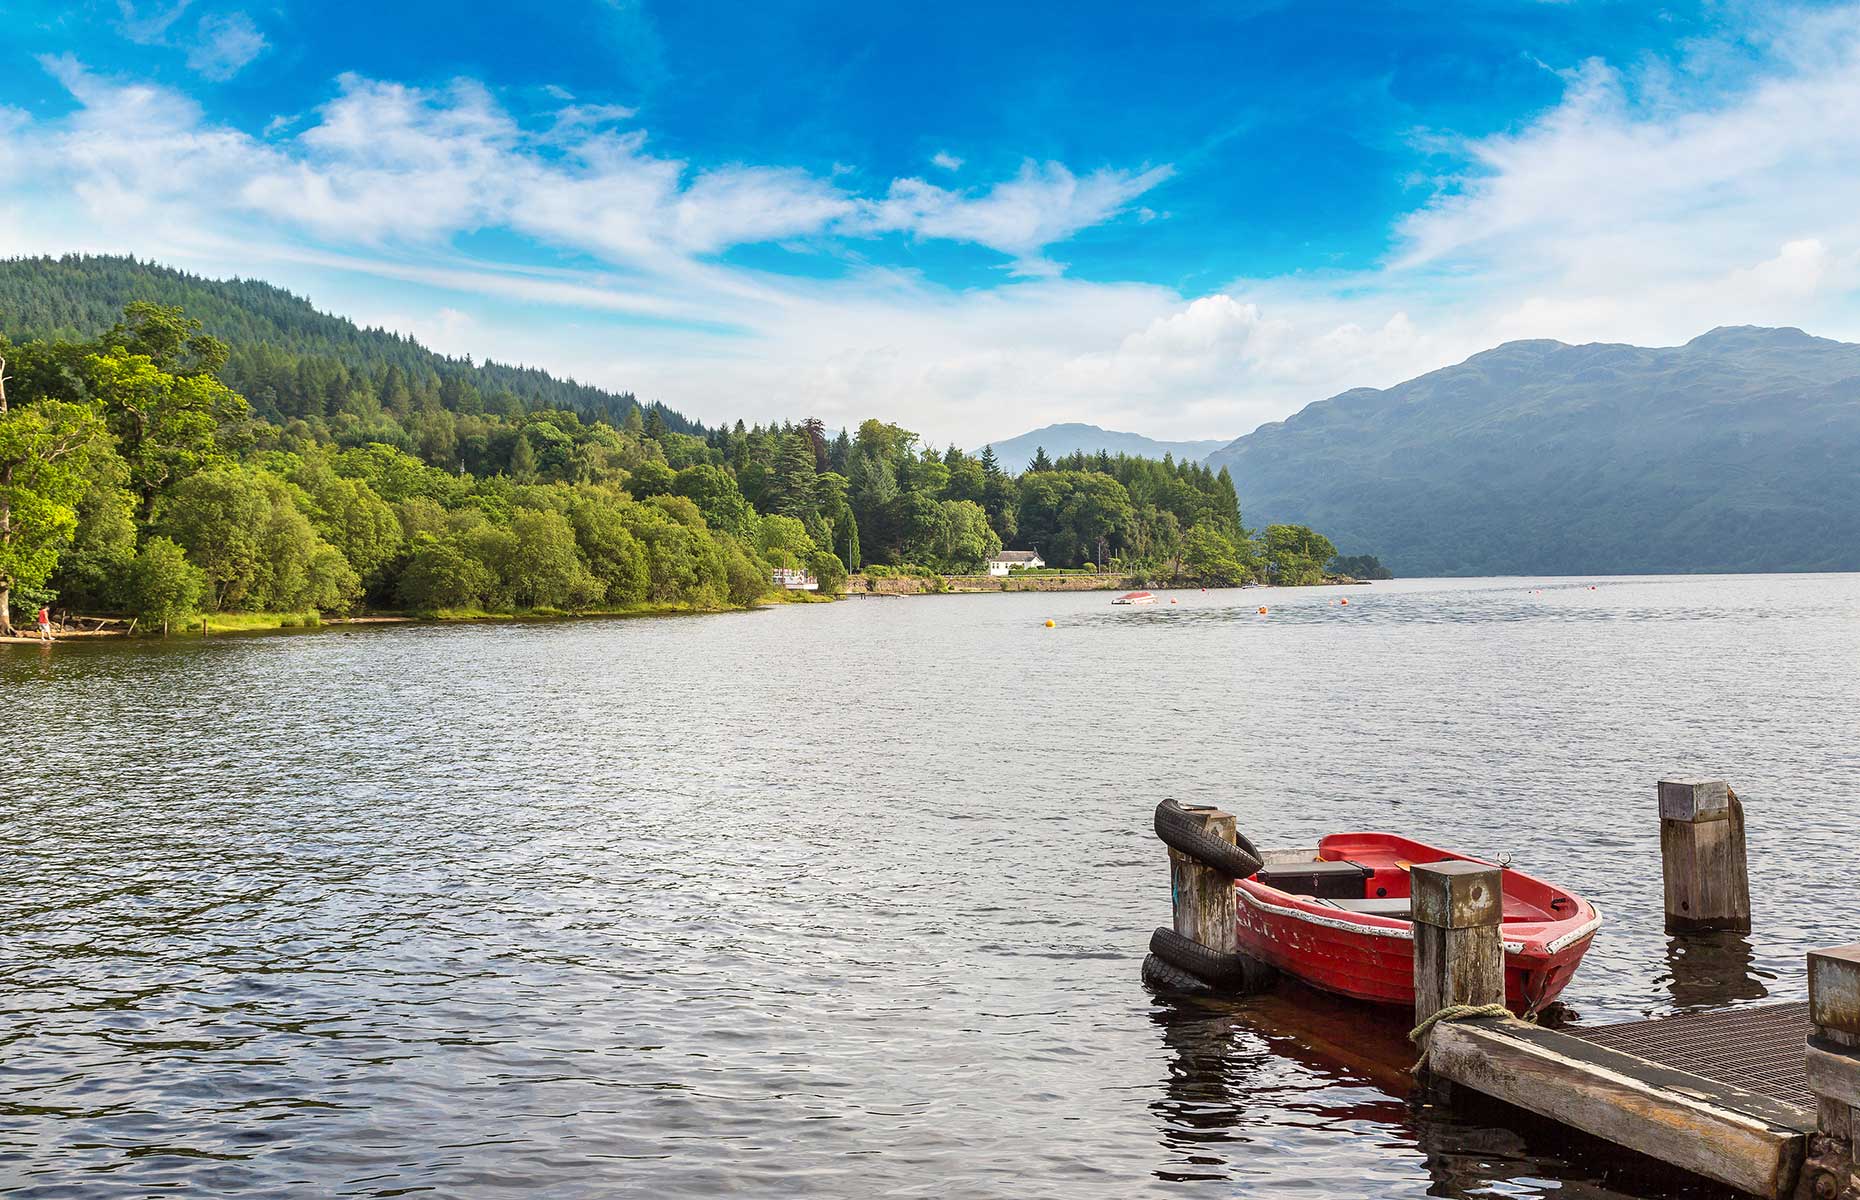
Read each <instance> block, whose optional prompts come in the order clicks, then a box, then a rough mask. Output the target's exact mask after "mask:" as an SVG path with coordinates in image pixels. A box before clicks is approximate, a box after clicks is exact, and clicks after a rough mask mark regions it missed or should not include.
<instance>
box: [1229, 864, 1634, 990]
mask: <svg viewBox="0 0 1860 1200" xmlns="http://www.w3.org/2000/svg"><path fill="white" fill-rule="evenodd" d="M1319 855H1320V856H1321V857H1326V858H1330V859H1333V860H1335V859H1347V860H1348V861H1352V862H1362V863H1364V864H1365V865H1367V866H1371V867H1373V868H1374V869H1375V874H1374V876H1373V877H1372V879H1371V881H1370V882H1369V884H1368V885H1367V886H1368V888H1369V889H1371V890H1372V891H1373V892H1375V894H1379V895H1389V896H1405V895H1407V870H1406V868H1407V866H1409V865H1412V864H1414V863H1428V862H1442V861H1452V860H1464V861H1472V862H1478V861H1480V860H1478V859H1469V858H1467V856H1465V855H1460V854H1455V853H1452V852H1450V851H1445V850H1440V849H1438V848H1437V847H1432V846H1427V845H1424V844H1422V843H1418V842H1412V841H1409V840H1407V839H1404V838H1399V837H1396V836H1394V835H1390V834H1339V835H1336V836H1335V837H1333V838H1326V839H1325V841H1324V843H1322V844H1320V847H1319ZM1487 865H1491V864H1487ZM1504 886H1505V894H1506V899H1505V903H1506V910H1505V920H1504V923H1503V924H1502V925H1501V927H1500V929H1501V937H1502V938H1503V940H1504V944H1505V1003H1506V1005H1507V1006H1508V1007H1510V1008H1511V1009H1512V1010H1513V1011H1515V1012H1520V1013H1522V1012H1526V1011H1534V1010H1537V1009H1540V1008H1542V1007H1543V1006H1544V1005H1546V1004H1548V1003H1550V1002H1551V1001H1552V1000H1555V999H1556V998H1557V997H1558V996H1559V995H1561V994H1562V992H1563V989H1564V988H1565V987H1566V986H1567V985H1568V983H1569V980H1570V978H1571V976H1573V975H1574V974H1575V971H1576V968H1577V966H1578V965H1579V964H1580V963H1581V961H1582V956H1583V955H1584V954H1585V953H1586V952H1587V951H1588V948H1589V945H1590V942H1591V941H1592V940H1593V938H1594V934H1595V931H1596V929H1597V928H1598V927H1599V926H1600V918H1599V917H1597V916H1596V914H1595V910H1594V908H1593V907H1592V906H1591V905H1589V904H1588V902H1587V901H1584V900H1583V899H1582V898H1581V897H1579V896H1575V895H1573V894H1572V893H1569V892H1566V891H1563V890H1561V889H1557V888H1553V887H1551V886H1550V885H1548V884H1546V883H1543V882H1542V881H1541V880H1537V879H1534V878H1532V877H1530V876H1528V875H1525V874H1523V873H1522V872H1518V871H1512V870H1506V872H1505V878H1504ZM1235 887H1236V896H1235V900H1236V904H1235V906H1234V907H1235V917H1236V926H1237V932H1238V935H1239V945H1240V950H1241V952H1242V953H1244V954H1247V955H1250V956H1251V957H1253V958H1256V959H1259V960H1260V961H1263V962H1267V963H1270V964H1271V965H1272V966H1274V967H1276V968H1278V969H1279V970H1280V971H1283V972H1285V973H1286V974H1288V975H1292V976H1295V977H1296V978H1298V979H1300V980H1302V981H1303V982H1305V983H1307V984H1309V985H1311V986H1312V987H1316V988H1320V989H1322V990H1324V991H1327V992H1334V993H1336V994H1338V995H1341V996H1349V997H1351V998H1353V999H1356V1000H1364V1001H1368V1002H1370V1003H1374V1004H1389V1005H1400V1006H1404V1007H1408V1008H1412V1007H1413V1006H1414V927H1413V925H1412V924H1411V923H1410V922H1408V921H1406V920H1402V919H1399V918H1394V917H1382V916H1369V915H1363V914H1356V913H1350V912H1345V911H1342V910H1339V909H1335V908H1330V907H1327V906H1326V905H1324V903H1323V902H1321V901H1318V900H1316V899H1314V898H1313V897H1307V896H1298V895H1293V894H1291V893H1288V892H1282V891H1279V890H1278V889H1276V888H1273V887H1271V886H1269V885H1267V884H1264V883H1260V882H1258V881H1257V880H1256V879H1243V880H1240V881H1238V882H1237V883H1236V885H1235Z"/></svg>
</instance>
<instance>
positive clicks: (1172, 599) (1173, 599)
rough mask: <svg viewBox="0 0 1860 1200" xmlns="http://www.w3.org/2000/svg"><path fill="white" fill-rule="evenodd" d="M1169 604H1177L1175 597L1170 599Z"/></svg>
mask: <svg viewBox="0 0 1860 1200" xmlns="http://www.w3.org/2000/svg"><path fill="white" fill-rule="evenodd" d="M1169 603H1171V604H1175V603H1177V601H1176V598H1175V597H1174V596H1171V597H1169Z"/></svg>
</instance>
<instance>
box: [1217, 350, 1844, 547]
mask: <svg viewBox="0 0 1860 1200" xmlns="http://www.w3.org/2000/svg"><path fill="white" fill-rule="evenodd" d="M1208 464H1209V465H1210V466H1215V467H1220V466H1225V467H1228V468H1229V469H1230V470H1231V471H1232V473H1233V478H1234V484H1235V486H1236V488H1237V489H1238V490H1239V493H1240V503H1241V511H1242V513H1243V514H1244V515H1245V518H1246V521H1247V523H1248V524H1249V525H1264V524H1266V523H1269V522H1279V521H1290V522H1297V523H1299V524H1306V525H1311V526H1313V527H1314V528H1317V529H1320V530H1322V531H1324V532H1325V533H1326V534H1328V535H1329V536H1330V538H1331V540H1332V541H1334V542H1336V544H1337V547H1338V549H1339V550H1340V551H1342V552H1344V553H1346V554H1348V553H1356V552H1367V553H1373V554H1376V555H1378V556H1379V557H1380V558H1381V559H1382V561H1383V562H1384V563H1386V564H1387V565H1388V566H1390V567H1391V568H1393V569H1394V571H1395V573H1396V574H1397V575H1403V576H1415V575H1510V574H1605V573H1634V572H1687V571H1701V572H1702V571H1733V572H1735V571H1815V570H1855V569H1860V346H1856V345H1850V344H1847V343H1845V342H1837V341H1830V340H1828V339H1826V338H1818V337H1811V336H1809V335H1808V334H1806V333H1803V332H1802V331H1801V330H1799V329H1761V328H1754V327H1748V326H1745V327H1737V328H1721V329H1714V330H1712V331H1711V332H1710V333H1707V334H1703V335H1701V336H1699V337H1697V338H1694V339H1693V340H1692V341H1690V342H1687V343H1686V344H1685V345H1683V346H1675V347H1666V348H1659V349H1649V348H1644V347H1639V346H1625V345H1613V344H1600V343H1598V344H1592V345H1585V346H1570V345H1565V344H1563V343H1561V342H1554V341H1526V342H1508V343H1506V344H1505V345H1502V346H1499V347H1498V348H1497V349H1494V350H1488V351H1486V352H1485V353H1483V354H1476V355H1474V356H1473V357H1471V358H1469V359H1467V360H1466V361H1465V362H1463V363H1460V364H1458V365H1457V366H1452V367H1446V368H1444V369H1442V370H1439V371H1434V372H1432V373H1430V374H1427V375H1423V376H1421V377H1419V378H1417V379H1411V380H1409V381H1408V382H1406V383H1403V384H1398V385H1397V386H1395V387H1391V388H1388V389H1386V390H1380V391H1378V390H1376V389H1373V388H1358V389H1355V390H1353V391H1348V392H1344V393H1342V394H1341V395H1338V396H1333V397H1331V398H1330V399H1328V400H1322V401H1319V402H1317V403H1315V404H1311V405H1308V406H1307V407H1306V408H1304V409H1303V410H1302V411H1300V412H1299V413H1297V414H1296V415H1295V416H1292V417H1290V418H1289V419H1287V420H1285V421H1280V422H1276V423H1274V424H1270V425H1264V426H1261V427H1260V428H1259V429H1257V430H1255V431H1254V432H1252V433H1250V434H1247V435H1246V436H1245V437H1242V438H1240V439H1238V440H1237V441H1235V442H1233V443H1232V444H1231V445H1229V446H1227V447H1225V448H1224V449H1222V450H1219V451H1217V452H1215V453H1214V454H1212V455H1210V456H1209V458H1208Z"/></svg>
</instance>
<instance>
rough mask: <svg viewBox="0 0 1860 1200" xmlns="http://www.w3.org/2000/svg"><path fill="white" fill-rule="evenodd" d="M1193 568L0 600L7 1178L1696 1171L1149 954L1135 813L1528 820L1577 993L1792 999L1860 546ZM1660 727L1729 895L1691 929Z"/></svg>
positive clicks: (1672, 999)
mask: <svg viewBox="0 0 1860 1200" xmlns="http://www.w3.org/2000/svg"><path fill="white" fill-rule="evenodd" d="M1591 584H1594V585H1595V587H1594V588H1593V590H1591V587H1590V585H1591ZM1165 596H1174V597H1175V598H1176V599H1177V600H1179V603H1175V604H1170V603H1167V602H1166V601H1165V603H1164V604H1163V605H1160V606H1158V607H1155V608H1150V609H1135V610H1132V609H1114V608H1112V607H1110V606H1109V605H1108V603H1107V601H1108V599H1109V597H1108V596H1106V595H1104V594H1102V593H1083V594H1070V595H1010V596H1003V595H993V596H964V597H936V598H922V599H908V600H878V599H862V600H856V601H850V602H846V603H841V604H837V605H832V606H827V605H814V606H796V607H790V608H782V609H777V610H773V611H766V612H759V613H752V614H732V615H724V616H716V617H698V618H665V619H650V620H630V621H585V622H565V623H557V624H539V625H521V626H519V625H507V626H490V625H486V626H469V627H467V626H451V627H436V626H433V627H415V628H374V629H361V628H356V629H347V630H345V629H329V630H325V631H322V632H317V633H313V634H300V635H290V636H276V637H247V638H237V637H225V638H219V639H215V640H212V641H208V642H205V643H201V642H200V641H198V640H189V641H179V640H176V641H171V642H169V643H167V644H165V645H164V644H139V645H111V644H91V645H77V644H70V645H60V646H57V647H55V648H53V649H51V650H49V651H41V650H38V649H36V648H29V647H28V648H4V649H3V650H0V695H3V696H4V697H5V700H6V721H5V726H4V736H3V738H0V766H3V768H4V769H3V772H0V817H3V818H4V823H3V824H0V929H3V930H4V937H3V939H0V1193H5V1194H7V1195H10V1196H11V1195H16V1196H34V1197H86V1198H98V1197H130V1196H136V1197H140V1196H145V1195H151V1194H157V1193H165V1192H168V1191H174V1192H177V1193H181V1194H186V1195H198V1196H365V1195H366V1196H372V1195H382V1196H386V1195H402V1194H428V1195H433V1196H438V1197H478V1196H499V1195H523V1196H543V1195H546V1196H551V1197H584V1196H585V1197H612V1196H635V1195H637V1196H653V1197H660V1196H713V1195H719V1194H724V1193H732V1194H741V1195H758V1196H789V1195H818V1196H834V1197H865V1196H873V1195H885V1196H935V1197H939V1198H944V1197H966V1196H990V1195H1013V1196H1066V1197H1089V1196H1105V1197H1119V1196H1132V1195H1156V1196H1200V1195H1207V1196H1223V1197H1225V1196H1280V1195H1285V1196H1293V1195H1311V1196H1374V1197H1418V1196H1424V1195H1433V1196H1556V1197H1562V1198H1567V1197H1613V1196H1640V1195H1659V1196H1671V1195H1685V1194H1691V1193H1687V1192H1685V1191H1683V1189H1674V1188H1672V1187H1671V1186H1670V1185H1668V1186H1666V1187H1665V1189H1664V1190H1662V1186H1661V1185H1660V1184H1659V1183H1658V1182H1657V1180H1653V1179H1648V1178H1646V1177H1644V1176H1643V1175H1641V1174H1639V1173H1637V1172H1636V1170H1635V1169H1634V1167H1633V1164H1631V1163H1629V1164H1623V1163H1622V1162H1621V1161H1620V1160H1619V1159H1618V1158H1615V1157H1613V1156H1606V1155H1599V1154H1598V1153H1597V1152H1596V1148H1595V1147H1594V1146H1592V1145H1588V1144H1585V1143H1580V1142H1572V1141H1570V1140H1569V1139H1567V1138H1565V1137H1563V1136H1561V1135H1559V1134H1558V1133H1557V1132H1556V1131H1555V1130H1553V1129H1549V1128H1543V1127H1534V1126H1530V1125H1526V1124H1521V1123H1519V1122H1518V1121H1517V1120H1515V1119H1510V1118H1500V1117H1497V1116H1495V1115H1493V1114H1491V1113H1486V1112H1481V1111H1479V1110H1478V1109H1477V1108H1469V1107H1460V1108H1436V1107H1427V1106H1425V1105H1423V1104H1421V1103H1420V1102H1419V1101H1418V1100H1411V1099H1410V1097H1409V1094H1408V1089H1407V1086H1406V1081H1405V1078H1404V1077H1403V1075H1402V1074H1401V1070H1402V1068H1403V1067H1404V1066H1405V1065H1406V1063H1407V1061H1408V1059H1409V1057H1410V1056H1411V1052H1410V1051H1409V1049H1408V1048H1407V1047H1406V1046H1405V1045H1404V1044H1403V1042H1402V1035H1403V1034H1404V1033H1405V1030H1406V1025H1407V1021H1405V1020H1403V1019H1401V1018H1400V1017H1399V1016H1391V1017H1379V1016H1376V1015H1375V1014H1372V1013H1368V1012H1366V1010H1362V1009H1355V1008H1351V1007H1349V1006H1347V1005H1341V1004H1336V1003H1327V1002H1324V1001H1322V1000H1320V999H1317V998H1315V997H1313V996H1311V995H1310V994H1299V993H1296V992H1291V991H1288V992H1286V993H1283V994H1280V995H1275V996H1271V997H1264V998H1256V999H1251V1000H1240V1001H1233V1002H1218V1003H1213V1002H1210V1003H1201V1004H1177V1003H1171V1002H1167V1001H1162V1000H1159V999H1157V998H1155V997H1153V996H1151V995H1150V994H1149V993H1148V992H1146V991H1145V990H1144V988H1143V987H1142V986H1141V984H1140V983H1139V981H1138V966H1139V963H1140V961H1141V959H1142V956H1143V953H1144V949H1145V943H1146V941H1147V938H1148V935H1149V932H1150V930H1151V928H1152V927H1154V926H1155V925H1158V924H1162V923H1166V922H1167V921H1168V918H1169V893H1168V883H1167V868H1166V863H1165V854H1164V851H1163V849H1162V847H1161V846H1160V845H1159V844H1158V843H1157V842H1156V841H1155V840H1154V838H1153V837H1152V835H1151V834H1150V831H1149V820H1150V812H1151V809H1152V807H1153V806H1154V804H1155V803H1156V801H1157V800H1158V799H1159V798H1161V797H1164V796H1175V797H1177V798H1179V799H1181V800H1183V801H1185V802H1204V803H1218V804H1221V805H1222V806H1224V807H1226V808H1228V809H1229V810H1231V811H1234V812H1236V813H1238V814H1239V816H1240V821H1241V827H1242V828H1243V829H1244V830H1246V831H1247V832H1249V833H1250V834H1251V835H1252V837H1253V838H1254V839H1255V840H1256V841H1258V842H1260V843H1261V844H1270V843H1284V844H1308V843H1309V842H1311V841H1312V840H1313V839H1315V838H1316V837H1318V836H1319V835H1321V834H1323V833H1326V832H1329V831H1333V830H1340V829H1350V828H1372V829H1398V830H1402V831H1407V832H1411V833H1414V834H1416V835H1418V836H1422V837H1424V838H1426V839H1427V840H1430V841H1434V842H1437V843H1442V844H1446V845H1451V846H1455V847H1458V848H1462V849H1465V850H1467V851H1470V852H1475V853H1481V854H1488V855H1496V854H1500V853H1505V852H1509V853H1511V854H1512V855H1513V856H1515V859H1516V861H1517V864H1518V865H1519V866H1520V867H1521V868H1523V869H1526V870H1529V871H1532V872H1534V873H1540V874H1544V875H1547V876H1550V877H1552V878H1555V879H1557V880H1559V881H1561V882H1565V883H1567V884H1569V885H1572V886H1574V887H1576V888H1577V889H1578V890H1580V891H1582V892H1584V893H1585V894H1586V895H1587V896H1589V897H1590V898H1591V899H1592V900H1593V901H1594V902H1595V903H1596V905H1597V906H1598V907H1599V908H1600V909H1601V910H1602V912H1603V914H1604V916H1605V917H1606V918H1607V921H1608V924H1607V925H1606V926H1605V928H1604V931H1603V933H1602V934H1601V936H1600V938H1599V939H1598V941H1597V942H1596V944H1595V948H1594V950H1593V951H1592V952H1591V953H1590V955H1589V956H1588V959H1587V961H1586V963H1585V965H1584V968H1583V970H1582V972H1581V973H1580V974H1579V975H1578V976H1577V977H1576V980H1575V982H1574V983H1573V984H1572V985H1571V987H1570V989H1569V991H1568V993H1567V994H1566V996H1565V999H1566V1000H1567V1001H1568V1002H1569V1003H1570V1004H1571V1005H1572V1006H1573V1007H1574V1008H1575V1009H1576V1010H1577V1011H1578V1012H1579V1013H1580V1015H1581V1019H1583V1020H1585V1021H1595V1020H1602V1019H1624V1018H1632V1017H1636V1016H1639V1015H1642V1014H1659V1013H1666V1012H1670V1011H1673V1010H1674V1009H1675V1008H1677V1007H1681V1006H1689V1005H1717V1004H1723V1003H1731V1002H1740V1003H1741V1002H1748V1001H1752V1000H1757V999H1760V998H1763V997H1765V996H1768V997H1771V998H1776V999H1796V998H1800V997H1802V996H1803V994H1804V990H1805V989H1804V982H1803V976H1802V966H1801V963H1802V955H1803V953H1804V952H1805V951H1806V950H1808V949H1810V948H1812V947H1816V946H1823V945H1833V944H1838V943H1843V942H1847V941H1850V940H1854V939H1855V938H1856V937H1860V915H1857V914H1856V912H1855V910H1854V909H1853V908H1852V907H1851V904H1852V901H1851V895H1852V891H1853V889H1852V885H1851V876H1852V852H1851V847H1852V845H1853V840H1854V837H1855V835H1856V833H1857V832H1860V814H1857V812H1856V807H1855V801H1854V796H1855V785H1856V783H1857V782H1860V749H1857V748H1860V738H1857V737H1856V735H1857V734H1860V728H1857V726H1860V672H1857V671H1856V666H1857V665H1860V576H1851V575H1849V576H1795V577H1781V576H1769V577H1750V578H1683V579H1668V578H1657V579H1628V580H1623V579H1602V580H1582V581H1572V580H1554V581H1527V580H1515V579H1514V580H1463V581H1450V582H1441V581H1427V580H1419V581H1404V582H1397V583H1392V584H1379V585H1376V586H1374V587H1369V588H1354V589H1308V590H1296V591H1284V592H1280V591H1271V590H1250V591H1245V592H1235V591H1230V592H1211V593H1201V592H1195V591H1187V592H1177V593H1165ZM1345 596H1347V597H1348V599H1349V601H1350V603H1349V605H1348V606H1347V607H1346V606H1343V605H1339V604H1338V603H1337V601H1338V599H1339V598H1340V597H1345ZM1261 604H1265V605H1268V606H1269V607H1270V608H1271V612H1270V614H1269V615H1267V616H1260V615H1259V614H1258V613H1257V612H1256V611H1255V610H1256V608H1257V607H1258V606H1259V605H1261ZM1048 618H1051V619H1052V620H1053V621H1054V622H1055V623H1056V624H1055V627H1054V628H1051V629H1048V628H1046V627H1045V626H1044V622H1045V621H1046V619H1048ZM1675 772H1684V773H1698V774H1708V775H1714V776H1722V777H1724V778H1726V779H1728V780H1730V782H1731V784H1732V786H1733V787H1734V788H1735V789H1736V790H1737V791H1738V793H1739V794H1740V796H1741V797H1742V798H1743V800H1744V803H1745V807H1746V809H1747V812H1748V817H1749V828H1750V844H1751V863H1750V874H1751V881H1752V887H1753V890H1754V893H1755V906H1756V918H1755V920H1756V932H1755V934H1754V935H1753V936H1752V937H1751V938H1749V939H1748V940H1745V939H1739V938H1729V939H1718V940H1717V941H1715V942H1709V943H1706V944H1703V945H1701V946H1698V947H1694V948H1692V949H1691V950H1690V951H1689V952H1686V953H1681V952H1680V948H1679V947H1678V946H1677V944H1674V943H1669V941H1668V939H1667V938H1666V937H1665V936H1664V934H1663V933H1662V932H1661V903H1660V869H1659V855H1658V830H1657V825H1658V821H1657V815H1656V806H1655V801H1654V782H1655V781H1656V780H1657V779H1658V778H1659V777H1660V776H1661V775H1662V774H1671V773H1675ZM1699 1194H1709V1193H1704V1192H1701V1193H1699Z"/></svg>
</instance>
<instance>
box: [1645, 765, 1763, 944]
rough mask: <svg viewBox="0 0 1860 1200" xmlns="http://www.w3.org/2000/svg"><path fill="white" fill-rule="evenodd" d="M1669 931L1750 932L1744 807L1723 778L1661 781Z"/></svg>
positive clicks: (1663, 848)
mask: <svg viewBox="0 0 1860 1200" xmlns="http://www.w3.org/2000/svg"><path fill="white" fill-rule="evenodd" d="M1659 791H1660V865H1661V869H1662V871H1663V872H1664V874H1665V877H1666V932H1668V933H1697V932H1700V931H1703V930H1708V929H1728V930H1733V931H1735V932H1737V933H1749V932H1750V875H1749V871H1748V868H1747V866H1746V862H1745V849H1744V808H1743V805H1741V804H1739V803H1738V800H1737V793H1735V792H1733V791H1732V790H1731V789H1730V787H1729V786H1727V785H1726V784H1725V782H1724V780H1722V779H1662V780H1661V781H1660V787H1659Z"/></svg>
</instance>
